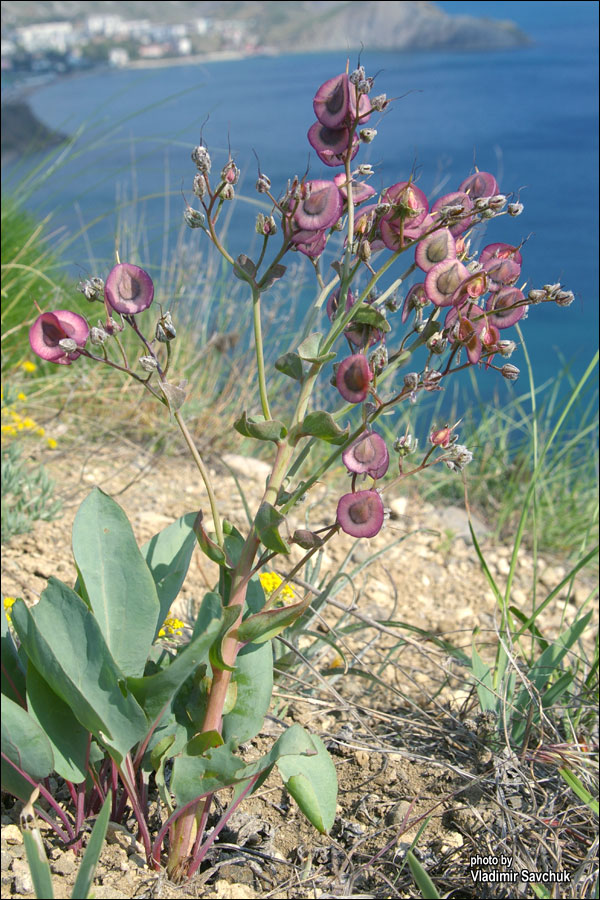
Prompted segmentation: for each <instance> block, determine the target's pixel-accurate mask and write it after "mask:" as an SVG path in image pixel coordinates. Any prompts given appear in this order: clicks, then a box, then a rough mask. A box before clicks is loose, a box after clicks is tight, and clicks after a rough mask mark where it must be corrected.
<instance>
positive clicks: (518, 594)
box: [510, 588, 527, 610]
mask: <svg viewBox="0 0 600 900" xmlns="http://www.w3.org/2000/svg"><path fill="white" fill-rule="evenodd" d="M510 599H511V600H512V602H513V603H514V605H515V606H518V607H519V608H520V609H521V610H524V608H525V606H526V605H527V594H526V593H525V591H524V590H523V589H522V588H514V589H513V591H512V593H511V595H510Z"/></svg>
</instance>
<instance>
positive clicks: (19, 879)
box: [12, 859, 33, 894]
mask: <svg viewBox="0 0 600 900" xmlns="http://www.w3.org/2000/svg"><path fill="white" fill-rule="evenodd" d="M12 870H13V875H14V877H15V893H16V894H31V892H32V891H33V880H32V878H31V872H30V871H29V866H28V864H27V863H26V862H25V860H21V859H14V860H13V864H12Z"/></svg>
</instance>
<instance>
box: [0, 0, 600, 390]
mask: <svg viewBox="0 0 600 900" xmlns="http://www.w3.org/2000/svg"><path fill="white" fill-rule="evenodd" d="M440 5H441V6H442V7H444V8H445V9H446V10H447V11H448V12H450V13H456V14H461V13H468V14H471V15H482V16H488V17H490V18H510V19H512V20H514V21H517V24H519V25H520V26H521V27H522V29H523V30H524V31H525V32H526V33H527V34H528V35H529V37H530V40H531V42H530V44H529V45H528V46H525V47H519V48H516V49H514V50H510V51H495V52H490V51H483V50H482V51H481V52H469V53H464V52H460V51H457V52H444V53H440V52H427V53H417V52H406V51H403V52H396V53H391V52H385V53H382V52H375V51H371V50H365V51H364V52H363V53H362V56H361V62H362V64H363V65H364V66H365V67H366V70H367V73H368V74H371V75H376V83H375V92H376V93H382V92H385V93H386V94H387V95H388V97H392V98H395V99H394V101H393V103H392V104H391V106H390V108H389V109H388V110H386V111H385V113H384V114H381V115H379V116H378V117H375V118H374V119H373V120H372V121H371V122H370V123H369V124H370V125H371V126H373V127H374V128H376V129H377V137H376V139H375V140H374V141H373V142H372V143H371V144H369V145H368V146H366V147H364V148H363V149H362V150H361V154H360V156H359V158H358V159H357V161H361V162H369V163H371V164H372V166H373V169H374V172H375V174H374V176H373V179H372V184H373V185H374V186H375V187H376V188H378V189H383V188H385V187H386V186H388V185H390V184H393V183H395V182H397V181H403V180H406V179H407V178H408V177H409V176H411V175H413V176H414V177H415V178H416V179H417V183H418V185H419V187H421V188H422V189H423V190H424V191H425V192H426V194H427V195H428V196H429V197H430V198H431V199H432V200H433V199H435V198H436V197H438V196H441V195H442V194H444V193H447V192H450V191H453V190H456V189H457V188H458V185H459V184H460V182H461V181H462V180H463V179H464V178H465V177H466V176H467V175H468V174H469V173H470V172H472V171H473V168H474V166H477V167H478V168H479V169H480V170H485V171H489V172H492V173H493V174H494V175H495V176H496V178H497V180H498V182H499V184H500V188H501V190H502V191H503V192H505V193H507V194H510V195H511V196H512V197H518V198H519V199H520V200H521V202H522V203H523V204H524V212H523V214H522V215H521V216H520V217H518V218H509V217H508V216H506V217H502V218H501V219H499V220H497V221H494V222H492V223H490V224H489V226H488V227H487V229H486V231H485V233H482V234H479V235H476V236H474V243H475V245H476V246H479V247H483V246H485V244H487V243H492V242H498V241H502V242H507V243H511V244H520V243H521V242H524V243H523V248H522V255H523V270H522V274H523V281H526V283H527V287H528V288H529V287H539V286H541V285H543V284H547V283H555V282H561V283H562V284H563V285H564V286H565V287H566V288H568V289H569V290H572V291H573V292H574V294H575V302H574V303H573V304H572V306H571V307H569V308H566V309H564V308H563V309H561V308H558V307H556V306H554V305H550V304H544V305H542V306H536V307H534V308H531V309H530V313H529V317H528V319H527V320H526V321H524V322H523V323H522V325H523V332H524V334H525V338H526V342H527V349H528V352H529V354H530V356H531V359H532V363H533V368H534V372H535V375H536V381H537V383H539V384H541V383H544V382H551V381H552V379H553V378H554V376H555V375H556V374H557V373H558V372H559V371H561V370H562V368H563V366H564V365H565V364H566V365H568V366H570V369H571V372H572V374H573V377H578V376H579V375H580V374H581V373H582V372H583V371H584V369H585V367H586V366H587V364H588V363H589V361H590V359H591V358H592V356H593V353H594V351H595V349H596V348H597V345H598V308H599V299H598V37H597V34H598V29H597V23H598V5H597V4H596V3H595V2H574V0H570V2H567V3H562V2H546V3H540V2H539V0H535V2H529V3H528V2H524V3H513V2H511V3H506V2H505V3H500V2H498V3H494V2H492V3H480V2H468V3H467V2H446V3H441V4H440ZM355 63H356V54H352V55H351V59H350V64H351V66H354V65H355ZM345 66H346V55H345V54H344V53H335V54H333V53H319V54H310V55H286V56H284V55H279V56H278V55H264V56H252V57H248V58H238V59H227V60H225V59H223V60H218V61H212V62H207V63H202V64H198V63H195V64H194V65H166V66H157V67H155V68H146V69H129V68H128V69H108V68H107V69H96V70H93V71H90V72H87V73H84V74H80V75H77V76H72V77H66V78H62V79H58V80H56V81H54V82H53V83H50V84H47V85H43V86H41V87H39V88H37V89H35V90H33V91H32V92H31V94H30V96H29V102H30V104H31V106H32V108H33V110H34V112H35V114H36V115H37V116H38V117H39V118H40V119H41V120H42V121H43V122H44V123H45V124H46V125H48V126H50V127H52V128H53V129H56V130H59V131H62V132H66V133H68V134H70V135H75V134H77V135H78V138H77V141H76V143H75V145H74V147H73V148H72V149H71V150H70V151H69V153H68V154H66V155H65V156H64V157H61V155H60V153H58V152H57V151H54V152H53V153H52V154H50V156H49V157H48V156H47V155H43V154H42V155H39V156H37V157H34V158H29V159H25V160H21V161H18V162H15V163H12V164H11V165H8V166H6V167H5V170H4V183H5V187H7V188H8V189H9V190H10V189H13V190H14V189H19V190H22V189H23V185H24V184H26V183H27V182H26V179H27V176H28V173H31V172H32V170H33V169H34V167H36V166H37V167H39V169H38V171H37V173H36V174H35V175H34V176H33V178H34V180H33V181H32V182H30V184H39V187H37V188H36V189H35V190H34V191H33V192H31V193H30V195H28V196H27V197H26V206H27V208H28V209H29V210H30V211H31V212H33V213H34V215H35V216H36V217H38V218H39V220H40V221H41V220H42V219H44V218H45V217H46V216H48V215H50V216H51V219H50V224H49V226H48V228H49V229H50V230H58V231H59V232H61V234H62V235H64V234H65V233H66V232H68V233H70V234H72V235H74V236H75V237H74V239H73V241H72V242H71V243H70V244H68V245H67V246H66V249H65V250H64V251H63V254H64V255H63V258H64V260H65V263H66V265H67V269H68V272H69V274H70V275H71V276H72V277H73V283H74V285H75V284H76V282H77V280H78V279H79V278H80V277H82V276H87V275H89V274H103V273H106V272H107V271H108V269H109V268H110V266H111V265H112V264H113V262H114V248H115V233H116V232H117V231H118V229H119V228H120V227H121V226H122V225H123V222H124V221H130V223H133V224H132V225H131V229H130V232H131V234H133V235H134V237H133V238H130V243H129V246H130V248H131V249H130V256H135V259H134V258H131V261H132V262H136V263H138V264H140V265H143V266H145V267H147V268H148V269H149V270H150V271H157V270H158V269H160V261H161V259H162V258H163V255H164V254H165V252H169V253H172V252H174V249H175V247H176V246H177V236H178V234H179V230H180V227H181V221H182V219H181V217H182V211H183V207H184V205H185V202H186V201H187V202H190V203H191V204H192V205H194V204H193V201H194V200H195V198H194V196H193V194H192V190H191V186H192V180H193V176H194V171H195V169H194V166H193V163H192V162H191V159H190V152H191V150H192V148H193V147H194V145H196V144H197V143H198V142H199V141H200V140H201V139H202V140H203V142H204V143H205V144H206V146H207V147H208V148H209V149H210V152H211V154H212V157H213V169H214V170H219V169H220V167H221V166H222V165H223V164H224V163H225V162H226V161H227V159H228V157H229V154H231V156H232V157H233V158H234V159H235V161H236V163H237V164H238V166H239V167H240V169H241V171H242V181H241V184H240V186H239V190H238V193H239V200H237V201H236V203H235V206H234V207H233V209H232V211H231V212H230V213H229V214H228V216H227V236H226V242H227V246H228V248H229V250H230V251H231V253H232V254H233V255H237V254H238V253H240V252H246V253H252V252H255V249H256V235H255V232H254V223H255V218H256V213H257V211H259V210H260V208H261V207H260V205H259V204H260V202H261V200H262V199H263V198H261V197H259V195H257V194H256V192H255V190H254V184H255V180H256V174H257V171H258V168H259V167H260V170H261V171H262V172H264V173H266V174H267V175H268V176H269V178H270V179H271V181H272V184H273V190H274V191H275V192H277V193H281V192H282V191H283V190H284V189H285V186H286V184H287V182H288V180H289V179H290V178H293V177H294V175H299V176H302V175H303V174H304V173H305V172H307V171H308V173H309V177H310V178H331V177H332V176H333V174H335V172H336V170H332V169H327V168H326V167H324V166H323V165H322V164H321V163H319V161H318V159H317V158H316V156H315V154H314V152H311V148H310V146H309V144H308V141H307V138H306V133H307V130H308V129H309V127H310V125H311V124H312V123H313V121H314V114H313V109H312V98H313V96H314V93H315V91H316V89H317V88H318V87H319V85H320V84H321V83H322V82H324V81H325V80H327V79H328V78H331V77H332V76H334V75H336V74H338V73H339V72H341V71H343V70H344V68H345ZM40 175H43V178H42V179H41V180H39V181H37V182H36V181H35V179H36V178H37V179H39V176H40ZM18 186H20V187H18ZM184 197H185V198H186V199H185V200H184ZM61 230H62V231H61ZM196 236H197V240H198V245H199V246H201V244H202V241H205V240H206V238H205V237H204V236H203V235H202V234H201V233H200V232H199V231H198V232H196V233H194V235H193V238H194V239H195V238H196ZM61 240H63V238H61ZM330 262H331V257H330V258H327V257H326V258H324V260H323V267H324V269H325V270H326V271H327V270H328V266H329V264H330ZM409 262H410V260H409ZM309 268H310V267H309ZM403 268H405V266H403V267H402V268H400V267H398V269H397V270H395V271H392V272H391V273H390V274H389V276H388V277H387V278H386V279H384V281H383V284H384V285H385V284H387V283H389V282H390V281H391V280H393V278H394V277H397V276H398V275H399V274H400V273H401V272H402V270H403ZM329 271H330V270H329ZM306 277H307V278H309V277H310V271H309V269H307V271H306ZM308 284H309V282H307V285H308ZM283 290H285V284H284V283H283ZM303 290H304V294H303V296H305V302H306V304H307V305H308V304H310V301H311V297H312V296H313V293H314V292H312V289H311V288H310V286H307V287H305V288H304V289H303ZM77 296H78V295H76V294H74V297H75V298H76V297H77ZM190 302H193V300H191V301H190ZM174 314H176V309H175V310H174ZM282 315H286V312H285V307H284V311H283V313H282ZM510 331H511V332H513V329H511V330H510ZM503 336H506V337H508V336H512V337H515V338H516V334H511V335H509V333H508V332H505V333H504V334H503ZM511 361H513V362H515V364H516V365H518V366H520V367H521V366H522V364H523V361H524V360H523V353H522V350H518V351H517V353H516V354H515V357H514V358H513V360H511ZM523 367H524V366H523ZM499 380H500V378H499V376H497V375H494V373H492V372H488V373H485V377H482V378H481V379H479V381H480V383H481V384H482V385H483V387H482V393H483V394H484V395H486V394H487V393H489V392H491V391H492V386H493V388H494V389H496V388H497V385H498V381H499ZM566 383H567V382H565V384H566ZM486 385H487V386H486ZM523 387H524V385H523ZM502 396H504V395H502Z"/></svg>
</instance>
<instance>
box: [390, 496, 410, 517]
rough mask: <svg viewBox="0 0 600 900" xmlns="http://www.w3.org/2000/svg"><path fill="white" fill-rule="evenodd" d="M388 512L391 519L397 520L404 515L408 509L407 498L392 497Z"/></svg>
mask: <svg viewBox="0 0 600 900" xmlns="http://www.w3.org/2000/svg"><path fill="white" fill-rule="evenodd" d="M389 505H390V510H391V513H392V519H399V518H401V517H402V516H404V515H406V510H407V507H408V498H407V497H394V499H393V500H390V504H389Z"/></svg>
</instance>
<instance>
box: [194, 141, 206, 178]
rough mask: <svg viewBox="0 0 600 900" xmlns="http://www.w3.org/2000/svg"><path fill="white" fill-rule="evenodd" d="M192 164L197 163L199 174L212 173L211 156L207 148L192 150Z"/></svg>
mask: <svg viewBox="0 0 600 900" xmlns="http://www.w3.org/2000/svg"><path fill="white" fill-rule="evenodd" d="M192 162H193V163H195V165H196V167H197V169H198V171H199V172H202V174H203V175H208V173H209V172H210V154H209V152H208V150H207V149H206V147H194V149H193V150H192Z"/></svg>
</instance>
